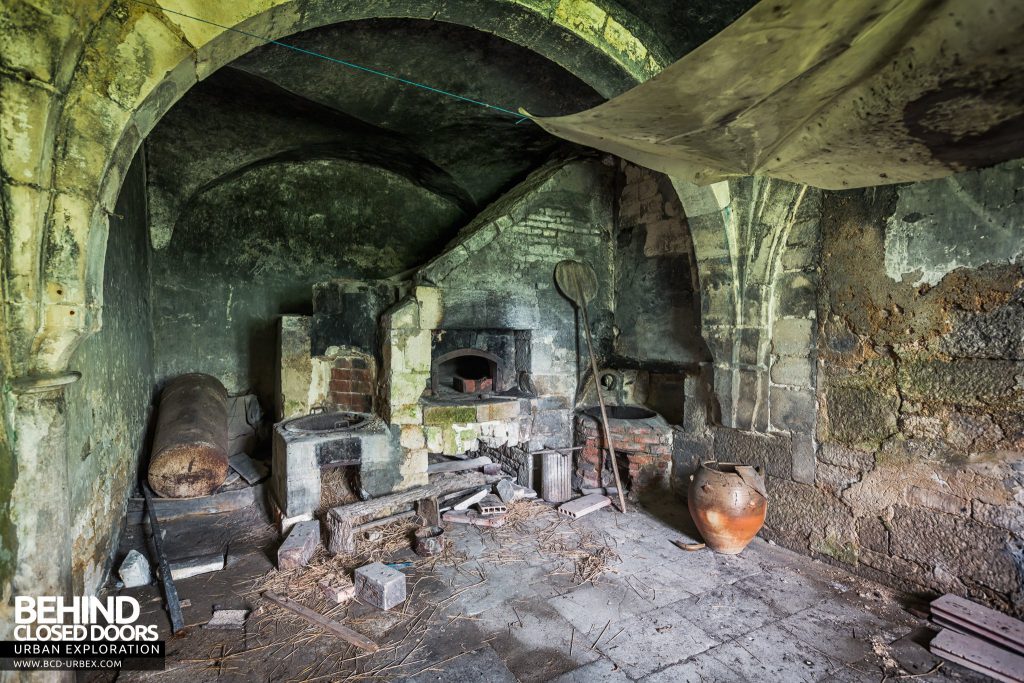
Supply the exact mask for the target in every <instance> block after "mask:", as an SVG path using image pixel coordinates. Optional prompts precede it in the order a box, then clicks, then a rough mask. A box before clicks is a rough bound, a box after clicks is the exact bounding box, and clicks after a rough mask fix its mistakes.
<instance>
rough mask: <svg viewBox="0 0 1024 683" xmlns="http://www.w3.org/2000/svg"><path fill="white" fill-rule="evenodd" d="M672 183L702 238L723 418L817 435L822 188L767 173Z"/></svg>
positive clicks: (704, 306) (704, 290)
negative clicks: (710, 181)
mask: <svg viewBox="0 0 1024 683" xmlns="http://www.w3.org/2000/svg"><path fill="white" fill-rule="evenodd" d="M672 184H673V186H674V187H675V188H676V192H677V193H678V194H679V198H680V201H681V202H682V205H683V211H684V213H685V214H686V217H687V222H688V223H689V227H690V234H691V235H692V237H693V243H694V251H695V253H696V258H697V270H698V279H699V283H700V296H701V328H702V329H701V332H702V333H703V335H704V338H705V341H706V342H707V344H708V347H709V349H710V351H711V355H712V358H713V380H711V379H710V378H709V381H712V382H713V391H712V393H713V398H714V399H715V401H716V402H717V406H715V407H714V408H715V412H717V411H718V410H720V415H718V416H717V419H718V420H720V422H721V424H722V425H723V426H725V427H734V428H738V429H745V430H750V431H758V432H767V431H788V432H793V433H800V434H806V435H813V433H814V419H815V409H814V402H815V397H814V386H815V367H814V357H815V354H814V349H815V329H816V322H815V319H816V299H815V292H816V290H817V278H818V276H817V263H818V248H819V223H818V222H819V202H820V191H819V190H816V189H815V188H811V187H808V186H806V185H798V184H794V183H789V182H786V181H781V180H774V179H771V178H766V177H744V178H737V179H733V180H728V181H721V182H718V183H714V184H711V185H707V186H703V187H702V186H698V185H695V184H693V183H690V182H687V181H683V180H679V179H673V180H672Z"/></svg>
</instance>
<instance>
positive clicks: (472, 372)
mask: <svg viewBox="0 0 1024 683" xmlns="http://www.w3.org/2000/svg"><path fill="white" fill-rule="evenodd" d="M503 365H504V363H503V361H502V359H501V358H499V357H498V356H496V355H495V354H493V353H490V352H488V351H484V350H482V349H456V350H455V351H451V352H449V353H445V354H443V355H441V356H439V357H437V358H435V359H434V361H433V363H432V364H431V368H430V389H431V391H432V392H433V394H434V396H441V395H443V394H446V393H452V392H454V393H455V394H470V395H472V394H490V393H493V392H500V391H502V390H503V388H504V387H507V386H508V381H507V379H506V378H505V369H504V367H503Z"/></svg>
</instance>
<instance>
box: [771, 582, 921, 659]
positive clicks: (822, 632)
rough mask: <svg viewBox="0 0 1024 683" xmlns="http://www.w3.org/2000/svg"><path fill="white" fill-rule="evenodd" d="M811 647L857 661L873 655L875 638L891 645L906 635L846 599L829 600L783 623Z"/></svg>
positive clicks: (788, 618)
mask: <svg viewBox="0 0 1024 683" xmlns="http://www.w3.org/2000/svg"><path fill="white" fill-rule="evenodd" d="M779 624H780V626H781V627H782V628H784V629H785V630H786V631H788V632H789V633H791V634H793V635H794V636H795V637H797V638H799V639H800V640H802V641H803V642H804V643H806V644H808V645H812V646H815V647H822V648H824V649H825V651H826V652H828V655H829V657H831V658H832V659H834V660H836V661H839V662H847V663H848V662H855V661H857V660H859V659H863V658H864V657H866V656H868V655H869V654H871V653H872V647H873V645H872V642H873V639H876V640H878V641H879V642H883V643H891V642H892V641H894V640H896V639H897V638H899V637H900V636H902V635H904V634H905V633H906V630H905V629H904V628H903V627H900V626H899V625H895V624H890V623H887V622H884V621H882V620H881V619H879V618H878V617H876V616H875V615H873V614H871V613H869V612H866V611H864V610H860V609H857V608H856V607H854V606H852V605H850V604H849V603H847V602H846V601H844V600H841V599H838V598H837V599H835V600H826V601H824V602H822V603H819V604H818V605H816V606H814V607H811V608H808V609H805V610H803V611H801V612H797V613H796V614H793V615H792V616H789V617H787V618H786V619H784V620H783V621H781V622H779Z"/></svg>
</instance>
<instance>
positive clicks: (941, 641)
mask: <svg viewBox="0 0 1024 683" xmlns="http://www.w3.org/2000/svg"><path fill="white" fill-rule="evenodd" d="M929 649H930V650H931V651H932V653H933V654H936V655H939V656H940V657H942V658H944V659H948V660H950V661H952V662H956V663H957V664H962V665H963V666H966V667H967V668H968V669H973V670H975V671H979V672H981V673H983V674H985V675H987V676H991V677H992V678H995V679H996V680H998V681H1005V683H1024V657H1021V656H1020V655H1017V654H1014V653H1012V652H1010V651H1009V650H1004V649H1003V648H1001V647H997V646H995V645H992V644H991V643H987V642H985V641H984V640H981V639H980V638H974V637H972V636H968V635H964V634H963V633H957V632H955V631H951V630H949V629H943V630H942V631H939V635H937V636H935V638H933V639H932V642H931V644H930V645H929Z"/></svg>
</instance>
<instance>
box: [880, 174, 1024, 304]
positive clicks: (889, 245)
mask: <svg viewBox="0 0 1024 683" xmlns="http://www.w3.org/2000/svg"><path fill="white" fill-rule="evenodd" d="M1022 184H1024V164H1022V163H1021V162H1020V161H1012V162H1009V163H1006V164H1002V165H1000V166H996V167H994V168H990V169H985V170H982V171H971V172H968V173H961V174H958V175H955V176H952V177H950V178H946V179H944V180H936V181H929V182H923V183H914V184H912V185H906V186H903V187H901V188H899V190H898V192H899V199H898V201H897V203H896V210H895V212H894V213H893V215H892V216H891V217H890V218H889V219H888V220H887V222H886V229H885V272H886V274H887V275H888V276H889V277H890V278H891V279H892V280H894V281H896V282H902V281H909V282H912V283H913V284H915V285H920V284H923V283H928V284H929V285H935V284H937V283H938V282H939V281H940V280H942V278H943V277H945V276H946V275H947V274H948V273H951V272H952V271H954V270H956V269H957V268H977V267H979V266H982V265H985V264H987V263H1013V262H1020V261H1022V260H1024V239H1021V234H1020V229H1019V226H1020V224H1021V223H1022V221H1024V208H1022V207H1021V206H1020V205H1019V204H1017V203H1015V202H1014V196H1015V193H1016V191H1017V188H1019V187H1021V186H1022Z"/></svg>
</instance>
